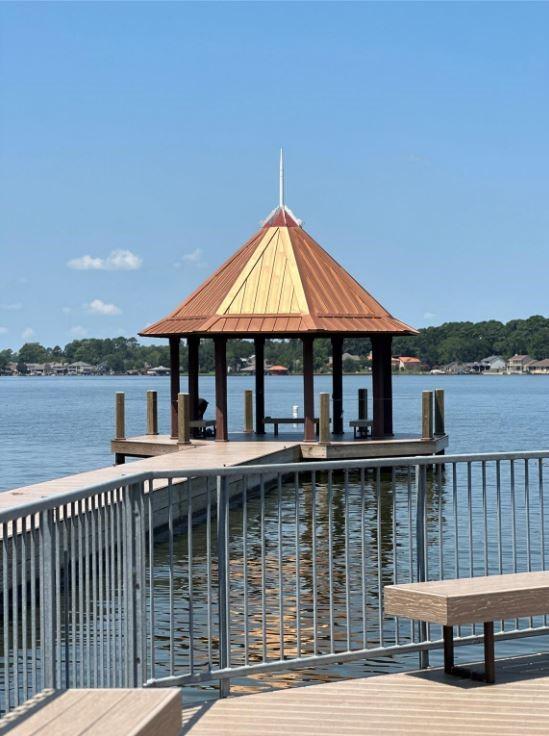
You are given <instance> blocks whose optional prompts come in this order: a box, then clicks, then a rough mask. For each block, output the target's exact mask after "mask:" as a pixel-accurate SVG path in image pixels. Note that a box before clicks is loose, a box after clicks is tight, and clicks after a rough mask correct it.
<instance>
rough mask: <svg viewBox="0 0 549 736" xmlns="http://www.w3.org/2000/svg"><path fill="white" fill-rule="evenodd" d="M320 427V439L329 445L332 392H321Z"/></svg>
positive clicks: (322, 442)
mask: <svg viewBox="0 0 549 736" xmlns="http://www.w3.org/2000/svg"><path fill="white" fill-rule="evenodd" d="M319 422H320V424H319V427H318V441H319V442H320V443H321V444H322V445H327V444H328V442H329V441H330V394H328V393H321V394H320V417H319Z"/></svg>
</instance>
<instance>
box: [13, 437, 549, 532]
mask: <svg viewBox="0 0 549 736" xmlns="http://www.w3.org/2000/svg"><path fill="white" fill-rule="evenodd" d="M546 458H549V450H523V451H521V450H516V451H513V452H489V453H483V452H478V453H469V454H457V455H428V456H426V455H418V456H415V457H388V458H376V459H373V460H353V459H349V460H321V461H309V460H307V461H304V462H293V463H273V464H262V465H231V466H221V467H217V468H188V469H185V470H184V471H182V470H180V469H174V470H165V469H163V470H149V471H142V472H138V473H128V474H123V475H121V476H120V477H119V478H116V479H113V480H108V481H104V482H102V483H93V484H91V485H85V486H82V488H79V489H77V490H72V491H63V492H61V493H56V494H55V495H54V496H49V497H48V498H44V499H39V500H35V501H30V502H29V503H24V504H20V505H18V506H15V507H13V508H8V509H0V524H1V523H5V522H9V521H13V520H15V519H19V518H21V517H23V516H30V515H31V514H36V513H39V512H40V511H44V510H47V509H51V508H57V507H59V506H64V505H66V504H69V503H73V502H75V501H80V500H83V499H84V498H87V497H88V496H93V495H95V494H96V493H105V492H108V491H112V490H114V489H116V488H124V487H126V486H130V485H133V484H134V483H145V482H147V481H152V480H170V479H172V480H173V479H176V478H177V479H180V480H181V481H183V480H186V479H188V478H204V477H210V478H214V477H229V476H240V477H242V476H250V475H258V474H263V473H292V472H298V471H299V472H308V471H310V472H313V471H330V470H332V471H333V470H346V469H347V470H351V469H352V470H366V469H375V468H396V467H398V468H406V467H408V468H411V467H417V466H418V465H419V466H427V465H431V466H440V465H451V464H452V463H463V462H465V463H469V462H470V463H474V462H489V461H497V460H536V459H546ZM48 482H51V481H48Z"/></svg>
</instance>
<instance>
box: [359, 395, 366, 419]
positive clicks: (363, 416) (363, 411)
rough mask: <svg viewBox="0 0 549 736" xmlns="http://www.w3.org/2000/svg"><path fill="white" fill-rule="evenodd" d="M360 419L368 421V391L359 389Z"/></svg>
mask: <svg viewBox="0 0 549 736" xmlns="http://www.w3.org/2000/svg"><path fill="white" fill-rule="evenodd" d="M358 418H359V419H364V420H365V421H367V420H368V389H367V388H359V389H358Z"/></svg>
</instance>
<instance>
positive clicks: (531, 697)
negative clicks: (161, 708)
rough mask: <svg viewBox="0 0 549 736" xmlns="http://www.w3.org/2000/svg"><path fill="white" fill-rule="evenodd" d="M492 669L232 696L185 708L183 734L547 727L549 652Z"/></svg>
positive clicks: (505, 731)
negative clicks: (472, 675) (486, 673)
mask: <svg viewBox="0 0 549 736" xmlns="http://www.w3.org/2000/svg"><path fill="white" fill-rule="evenodd" d="M498 673H499V675H500V679H499V681H498V682H497V683H496V684H495V685H485V684H482V683H476V682H472V681H470V680H463V681H462V680H457V681H456V679H455V678H452V677H449V676H447V675H445V674H444V672H443V671H442V670H429V671H423V672H412V673H398V674H388V675H376V676H373V677H368V678H359V679H355V680H346V681H339V682H333V683H324V684H320V685H309V686H305V687H295V688H291V689H286V690H277V691H272V692H262V693H258V694H257V695H245V696H235V697H230V698H227V699H225V700H218V701H215V702H210V703H207V704H205V705H203V706H194V707H191V708H188V709H184V710H183V723H184V726H183V730H182V734H189V735H190V736H213V734H216V736H248V735H251V734H259V733H260V734H262V736H279V735H280V736H282V735H284V736H287V734H291V733H299V734H300V736H324V734H326V735H328V734H338V736H346V734H349V736H351V735H354V734H364V735H366V736H392V735H393V734H395V735H396V734H399V735H400V736H420V734H421V736H435V734H436V735H437V736H439V734H442V733H443V734H451V735H452V736H454V735H455V734H460V736H462V735H463V734H464V733H467V732H471V733H475V734H482V735H486V736H488V735H490V736H516V734H520V735H521V736H537V735H538V734H539V735H540V736H541V734H545V735H546V734H548V733H549V697H548V696H549V657H548V656H537V657H528V658H524V657H521V658H515V659H511V660H503V661H501V662H499V663H498Z"/></svg>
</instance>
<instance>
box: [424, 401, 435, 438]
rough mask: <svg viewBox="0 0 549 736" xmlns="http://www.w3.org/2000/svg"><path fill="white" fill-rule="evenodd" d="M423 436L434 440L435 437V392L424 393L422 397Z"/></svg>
mask: <svg viewBox="0 0 549 736" xmlns="http://www.w3.org/2000/svg"><path fill="white" fill-rule="evenodd" d="M421 436H422V438H423V439H424V440H432V439H433V437H434V435H433V392H432V391H423V393H422V395H421Z"/></svg>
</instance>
